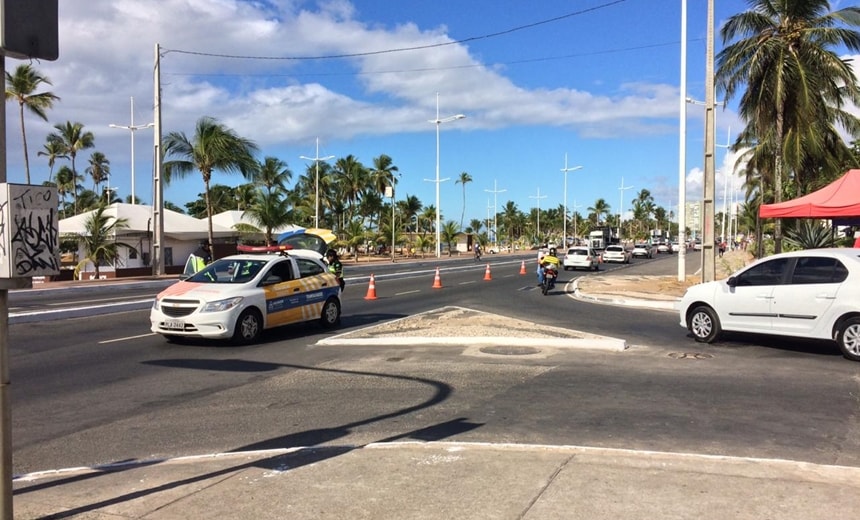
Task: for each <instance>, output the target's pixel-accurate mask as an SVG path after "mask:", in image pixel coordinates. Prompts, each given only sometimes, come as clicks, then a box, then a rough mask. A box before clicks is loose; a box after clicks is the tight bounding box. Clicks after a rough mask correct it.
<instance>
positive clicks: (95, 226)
mask: <svg viewBox="0 0 860 520" xmlns="http://www.w3.org/2000/svg"><path fill="white" fill-rule="evenodd" d="M106 210H107V207H106V206H105V205H100V206H98V208H96V210H95V211H94V212H93V213H92V214H91V215H90V216H88V217H87V218H86V220H84V232H83V233H81V234H80V235H78V237H77V239H78V241H79V242H80V243H81V244H83V247H84V257H83V259H81V261H80V262H78V265H77V266H76V267H75V278H77V277H78V274H79V273H80V271H81V269H82V268H83V267H84V266H85V265H86V264H87V263H88V262H92V264H93V265H94V266H95V277H96V279H98V278H99V276H100V271H99V267H100V266H101V264H102V263H104V262H114V261H116V260H117V259H118V258H119V246H122V247H125V248H128V249H129V250H132V251H134V247H132V246H130V245H128V244H126V243H124V242H117V240H116V232H117V231H119V230H121V229H125V228H127V227H128V219H125V218H114V217H111V216H109V215H105V211H106Z"/></svg>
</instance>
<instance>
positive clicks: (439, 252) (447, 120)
mask: <svg viewBox="0 0 860 520" xmlns="http://www.w3.org/2000/svg"><path fill="white" fill-rule="evenodd" d="M465 117H466V116H464V115H463V114H457V115H453V116H449V117H445V118H442V119H440V118H439V93H438V92H437V93H436V119H430V120H428V121H427V122H428V123H433V124H435V125H436V180H435V181H433V182H435V183H436V258H440V257H441V256H442V244H441V243H440V236H439V228H440V222H439V220H440V219H441V217H440V213H439V211H440V208H439V183H441V182H443V181H447V180H448V179H439V126H441V125H442V123H450V122H451V121H456V120H457V119H464V118H465ZM424 180H427V179H424Z"/></svg>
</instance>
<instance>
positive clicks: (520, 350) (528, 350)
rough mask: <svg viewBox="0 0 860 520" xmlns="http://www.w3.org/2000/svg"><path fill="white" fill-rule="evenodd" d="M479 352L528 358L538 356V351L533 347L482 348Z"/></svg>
mask: <svg viewBox="0 0 860 520" xmlns="http://www.w3.org/2000/svg"><path fill="white" fill-rule="evenodd" d="M481 352H483V353H484V354H496V355H500V356H528V355H531V354H540V349H539V348H535V347H482V348H481Z"/></svg>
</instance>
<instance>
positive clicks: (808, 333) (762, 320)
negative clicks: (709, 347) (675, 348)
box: [679, 248, 860, 361]
mask: <svg viewBox="0 0 860 520" xmlns="http://www.w3.org/2000/svg"><path fill="white" fill-rule="evenodd" d="M857 287H860V254H858V252H857V249H853V248H835V249H807V250H803V251H793V252H790V253H781V254H777V255H772V256H769V257H765V258H762V259H760V260H758V261H757V262H755V263H753V264H750V265H748V266H746V267H745V268H743V269H741V270H740V271H738V272H737V273H735V274H734V275H732V276H730V277H729V278H727V279H725V280H719V281H714V282H707V283H701V284H698V285H694V286H692V287H690V288H688V289H687V291H686V293H685V294H684V296H683V298H682V299H681V303H680V307H679V309H680V324H681V326H682V327H685V328H686V329H688V330H689V331H690V333H691V334H692V335H693V338H694V339H695V340H696V341H699V342H704V343H711V342H714V341H717V340H718V339H719V337H720V335H721V334H722V332H723V331H735V332H748V333H758V334H772V335H779V336H793V337H798V338H811V339H821V340H830V341H835V342H836V344H837V345H838V346H839V349H840V350H841V351H842V355H843V356H845V357H846V358H847V359H850V360H852V361H860V291H857Z"/></svg>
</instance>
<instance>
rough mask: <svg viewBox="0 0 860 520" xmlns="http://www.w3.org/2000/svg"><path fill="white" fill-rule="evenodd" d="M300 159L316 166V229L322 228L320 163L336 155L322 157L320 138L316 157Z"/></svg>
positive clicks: (301, 157) (302, 156)
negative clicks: (311, 162)
mask: <svg viewBox="0 0 860 520" xmlns="http://www.w3.org/2000/svg"><path fill="white" fill-rule="evenodd" d="M299 159H304V160H306V161H313V162H314V165H315V166H316V176H315V177H314V227H315V228H318V227H320V161H327V160H329V159H334V155H327V156H325V157H320V138H319V137H317V154H316V155H315V156H314V157H305V156H304V155H300V156H299Z"/></svg>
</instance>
